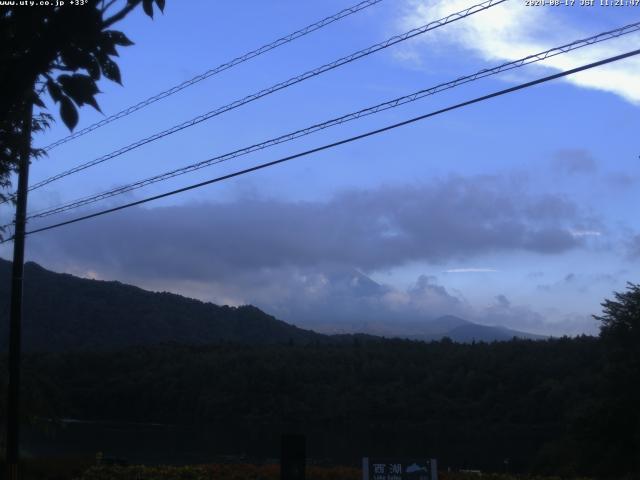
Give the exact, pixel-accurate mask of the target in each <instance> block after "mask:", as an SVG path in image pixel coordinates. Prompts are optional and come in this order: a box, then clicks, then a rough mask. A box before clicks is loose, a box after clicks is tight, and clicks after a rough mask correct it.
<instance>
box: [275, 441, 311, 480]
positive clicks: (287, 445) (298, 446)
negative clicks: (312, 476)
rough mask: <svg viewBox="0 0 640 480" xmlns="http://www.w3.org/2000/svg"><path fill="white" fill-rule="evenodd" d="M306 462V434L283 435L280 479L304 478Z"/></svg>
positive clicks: (299, 479)
mask: <svg viewBox="0 0 640 480" xmlns="http://www.w3.org/2000/svg"><path fill="white" fill-rule="evenodd" d="M306 464H307V455H306V445H305V437H304V435H291V434H289V435H282V450H281V453H280V480H304V477H305V467H306Z"/></svg>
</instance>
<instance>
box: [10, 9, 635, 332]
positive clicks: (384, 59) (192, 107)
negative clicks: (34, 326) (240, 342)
mask: <svg viewBox="0 0 640 480" xmlns="http://www.w3.org/2000/svg"><path fill="white" fill-rule="evenodd" d="M353 3H355V2H353ZM353 3H350V2H348V1H345V0H323V1H315V0H314V1H308V2H299V1H293V0H273V1H270V2H263V1H258V0H247V1H244V2H211V1H207V0H186V1H181V2H178V1H175V0H174V1H169V2H167V6H166V9H165V13H164V15H156V16H155V17H154V19H153V20H150V19H149V18H148V17H146V16H145V15H144V14H143V13H142V12H141V11H138V12H135V13H134V14H132V15H130V16H129V17H128V18H127V19H126V20H125V21H123V22H121V23H120V24H118V27H119V29H121V30H122V31H124V32H125V33H126V34H127V35H128V36H129V37H130V38H131V39H132V40H133V41H134V42H135V45H134V46H131V47H126V48H121V49H120V60H119V65H120V69H121V71H122V77H123V86H120V85H117V84H115V83H112V82H108V81H101V83H100V88H101V91H102V93H101V94H100V95H99V96H98V101H99V103H100V105H101V107H102V110H103V112H104V114H106V115H109V114H112V113H115V112H118V111H119V110H121V109H123V108H126V107H128V106H130V105H132V104H135V103H138V102H139V101H141V100H144V99H145V98H147V97H149V96H151V95H154V94H156V93H158V92H159V91H162V90H165V89H167V88H170V87H172V86H174V85H176V84H178V83H180V82H182V81H185V80H188V79H190V78H192V77H194V76H196V75H198V74H200V73H202V72H204V71H206V70H208V69H210V68H213V67H215V66H217V65H219V64H221V63H224V62H226V61H229V60H231V59H232V58H235V57H237V56H239V55H242V54H243V53H245V52H247V51H249V50H252V49H254V48H256V47H259V46H261V45H263V44H265V43H268V42H270V41H272V40H275V39H276V38H278V37H280V36H283V35H286V34H288V33H291V32H293V31H295V30H297V29H299V28H301V27H304V26H306V25H308V24H310V23H313V22H315V21H317V20H319V19H321V18H324V17H326V16H328V15H331V14H333V13H335V12H337V11H339V10H341V9H343V8H346V7H347V6H350V5H352V4H353ZM475 3H476V2H474V1H468V0H446V1H445V0H383V1H382V2H380V3H379V4H377V5H375V6H372V7H369V8H367V9H365V10H363V11H361V12H359V13H357V14H355V15H352V16H350V17H348V18H345V19H343V20H340V21H339V22H336V23H334V24H332V25H330V26H328V27H326V28H323V29H321V30H319V31H316V32H314V33H312V34H310V35H307V36H305V37H303V38H301V39H298V40H296V41H295V42H292V43H290V44H287V45H285V46H282V47H280V48H278V49H276V50H273V51H271V52H269V53H267V54H264V55H262V56H260V57H258V58H255V59H253V60H250V61H248V62H245V63H243V64H241V65H239V66H237V67H235V68H233V69H230V70H227V71H225V72H223V73H221V74H219V75H216V76H214V77H211V78H209V79H207V80H205V81H202V82H200V83H198V84H197V85H195V86H192V87H190V88H188V89H185V90H184V91H182V92H180V93H179V94H176V95H173V96H171V97H169V98H167V99H165V100H162V101H160V102H157V103H155V104H153V105H151V106H149V107H148V108H146V109H144V110H142V111H139V112H136V113H134V114H132V115H130V116H128V117H126V118H124V119H121V120H119V121H117V122H113V123H111V124H109V125H107V126H105V127H104V128H101V129H99V130H96V131H94V132H92V133H90V134H88V135H85V136H83V137H80V138H78V139H76V140H74V141H71V142H68V143H66V144H64V145H62V146H60V147H58V148H56V149H54V150H52V151H51V152H50V154H49V156H48V157H47V158H44V159H40V160H37V161H34V162H33V164H32V168H31V174H30V182H31V184H33V183H35V182H37V181H39V180H43V179H45V178H48V177H49V176H51V175H54V174H56V173H59V172H61V171H64V170H66V169H68V168H71V167H73V166H75V165H77V164H79V163H83V162H86V161H89V160H92V159H94V158H97V157H100V156H102V155H104V154H106V153H109V152H111V151H113V150H116V149H118V148H120V147H122V146H125V145H128V144H130V143H132V142H134V141H136V140H138V139H140V138H143V137H146V136H148V135H152V134H154V133H156V132H158V131H160V130H163V129H165V128H168V127H171V126H173V125H175V124H178V123H181V122H183V121H185V120H188V119H190V118H193V117H195V116H198V115H200V114H202V113H205V112H208V111H210V110H213V109H215V108H217V107H219V106H222V105H225V104H227V103H230V102H232V101H234V100H237V99H240V98H243V97H244V96H246V95H248V94H251V93H254V92H257V91H259V90H262V89H263V88H266V87H269V86H271V85H273V84H275V83H278V82H280V81H283V80H286V79H288V78H290V77H293V76H296V75H298V74H300V73H303V72H305V71H307V70H310V69H312V68H315V67H317V66H320V65H323V64H326V63H328V62H331V61H333V60H335V59H337V58H340V57H343V56H345V55H348V54H350V53H352V52H355V51H357V50H360V49H362V48H365V47H368V46H369V45H372V44H374V43H377V42H380V41H383V40H385V39H387V38H389V37H391V36H393V35H397V34H400V33H403V32H405V31H407V30H409V29H411V28H415V27H418V26H421V25H423V24H426V23H428V22H430V21H432V20H436V19H439V18H441V17H444V16H446V15H448V14H450V13H453V12H456V11H458V10H461V9H463V8H466V7H469V6H471V5H474V4H475ZM569 3H570V2H569ZM579 4H580V2H579V1H577V2H575V4H574V5H573V6H570V5H564V1H563V2H562V4H561V5H559V6H551V5H545V6H527V5H526V4H525V2H524V0H522V1H521V0H509V1H507V2H505V3H503V4H500V5H497V6H495V7H492V8H491V9H489V10H487V11H484V12H480V13H477V14H474V15H473V16H471V17H469V18H466V19H463V20H460V21H457V22H455V23H452V24H449V25H446V26H443V27H441V28H438V29H436V30H433V31H430V32H427V33H425V34H423V35H419V36H418V37H415V38H413V39H410V40H408V41H406V42H402V43H401V44H398V45H395V46H393V47H390V48H388V49H386V50H384V51H381V52H377V53H375V54H373V55H369V56H367V57H365V58H363V59H360V60H358V61H355V62H353V63H350V64H348V65H345V66H343V67H340V68H337V69H334V70H332V71H330V72H327V73H325V74H323V75H321V76H318V77H315V78H312V79H309V80H307V81H305V82H302V83H299V84H297V85H294V86H292V87H290V88H287V89H284V90H282V91H279V92H277V93H274V94H272V95H269V96H268V97H265V98H263V99H260V100H258V101H255V102H252V103H250V104H248V105H244V106H242V107H240V108H237V109H235V110H233V111H230V112H228V113H225V114H223V115H220V116H218V117H216V118H213V119H211V120H208V121H205V122H202V123H200V124H199V125H197V126H194V127H192V128H188V129H185V130H183V131H181V132H179V133H176V134H174V135H171V136H168V137H166V138H164V139H162V140H159V141H157V142H153V143H151V144H149V145H146V146H145V147H143V148H139V149H137V150H135V151H132V152H129V153H127V154H125V155H122V156H120V157H118V158H115V159H113V160H110V161H108V162H105V163H103V164H101V165H99V166H96V167H93V168H90V169H87V170H85V171H83V172H81V173H78V174H76V175H71V176H68V177H66V178H65V179H63V180H60V181H58V182H54V183H51V184H49V185H47V186H46V187H43V188H41V189H38V190H35V191H33V192H32V193H31V194H30V197H29V206H30V208H29V210H30V211H36V210H40V209H44V208H48V207H53V206H57V205H59V204H61V203H64V202H68V201H71V200H75V199H77V198H80V197H83V196H86V195H90V194H93V193H95V192H101V191H103V190H106V189H110V188H113V187H116V186H119V185H122V184H126V183H129V182H131V181H135V180H138V179H142V178H146V177H148V176H151V175H155V174H158V173H161V172H164V171H166V170H169V169H173V168H177V167H180V166H184V165H188V164H190V163H194V162H197V161H200V160H203V159H206V158H210V157H212V156H216V155H220V154H224V153H226V152H230V151H233V150H235V149H238V148H242V147H244V146H247V145H250V144H253V143H256V142H260V141H263V140H267V139H269V138H271V137H275V136H279V135H282V134H285V133H288V132H290V131H293V130H297V129H299V128H301V127H306V126H309V125H313V124H315V123H318V122H321V121H324V120H327V119H330V118H334V117H337V116H340V115H343V114H346V113H350V112H352V111H356V110H359V109H362V108H365V107H368V106H371V105H375V104H377V103H380V102H383V101H386V100H390V99H393V98H395V97H398V96H401V95H406V94H409V93H412V92H414V91H418V90H421V89H424V88H428V87H431V86H434V85H437V84H439V83H442V82H446V81H449V80H453V79H455V78H458V77H460V76H462V75H467V74H471V73H475V72H476V71H478V70H481V69H484V68H490V67H493V66H496V65H499V64H501V63H504V62H506V61H512V60H516V59H518V58H520V57H523V56H526V55H530V54H534V53H538V52H540V51H543V50H545V49H548V48H552V47H555V46H558V45H562V44H566V43H570V42H572V41H574V40H578V39H581V38H585V37H588V36H591V35H594V34H597V33H600V32H603V31H607V30H611V29H614V28H617V27H620V26H623V25H625V24H629V23H632V22H636V21H640V6H637V7H632V6H620V7H613V6H610V7H603V6H599V5H596V6H592V7H587V6H580V5H579ZM638 40H640V35H638V34H631V35H626V36H624V37H621V38H619V39H616V40H613V41H608V42H604V43H601V44H598V45H592V46H589V47H585V48H582V49H579V50H576V51H574V52H569V53H567V54H563V55H559V56H556V57H553V58H551V59H548V60H546V61H544V62H540V63H538V64H535V65H529V66H526V67H523V68H519V69H516V70H511V71H509V72H506V73H502V74H500V75H496V76H493V77H489V78H484V79H482V80H479V81H476V82H472V83H469V84H466V85H463V86H460V87H457V88H455V89H451V90H447V91H445V92H441V93H438V94H437V95H434V96H431V97H427V98H424V99H421V100H419V101H416V102H413V103H411V104H407V105H404V106H401V107H398V108H395V109H391V110H388V111H385V112H381V113H379V114H376V115H372V116H369V117H366V118H363V119H359V120H356V121H353V122H350V123H348V124H344V125H341V126H337V127H333V128H330V129H326V130H323V131H322V132H319V133H315V134H313V135H310V136H308V137H305V138H302V139H298V140H296V141H293V142H289V143H286V144H282V145H279V146H276V147H273V148H269V149H266V150H263V151H261V152H257V153H253V154H251V155H248V156H245V157H242V158H237V159H234V160H232V161H228V162H225V163H223V164H220V165H216V166H213V167H209V168H205V169H202V170H199V171H197V172H193V173H190V174H187V175H184V176H180V177H177V178H174V179H171V180H170V181H166V182H161V183H158V184H155V185H153V186H150V187H146V188H144V189H140V190H136V191H135V192H130V193H128V194H125V195H123V196H119V197H114V198H112V199H109V200H107V201H103V202H101V203H98V204H95V205H93V206H90V207H85V208H84V209H79V210H76V211H73V212H69V213H66V214H61V215H58V216H55V217H53V216H52V217H49V218H46V219H40V220H34V221H32V222H31V223H30V225H29V226H30V228H36V227H39V226H46V225H48V224H50V223H55V222H58V221H62V220H67V219H72V218H75V217H76V216H78V215H80V214H84V213H90V212H93V211H97V210H100V209H103V208H107V207H112V206H117V205H120V204H122V203H125V202H129V201H132V200H136V199H141V198H144V197H146V196H149V195H153V194H158V193H162V192H165V191H168V190H172V189H175V188H179V187H183V186H186V185H189V184H192V183H196V182H200V181H203V180H207V179H209V178H213V177H215V176H219V175H222V174H225V173H230V172H233V171H236V170H239V169H242V168H246V167H249V166H252V165H256V164H258V163H262V162H266V161H271V160H275V159H278V158H280V157H283V156H286V155H291V154H293V153H296V152H300V151H303V150H306V149H310V148H314V147H317V146H320V145H324V144H327V143H331V142H335V141H338V140H340V139H343V138H346V137H349V136H352V135H357V134H360V133H364V132H366V131H368V130H372V129H376V128H380V127H383V126H386V125H389V124H392V123H396V122H400V121H402V120H404V119H408V118H411V117H414V116H417V115H422V114H425V113H428V112H431V111H434V110H437V109H440V108H444V107H446V106H449V105H453V104H456V103H459V102H463V101H466V100H469V99H472V98H474V97H478V96H481V95H486V94H488V93H491V92H493V91H496V90H500V89H504V88H507V87H510V86H513V85H516V84H518V83H522V82H525V81H529V80H532V79H535V78H538V77H542V76H545V75H550V74H552V73H557V72H559V71H563V70H567V69H570V68H574V67H577V66H580V65H582V64H585V63H589V62H593V61H596V60H600V59H603V58H606V57H609V56H612V55H616V54H619V53H624V52H627V51H629V50H633V49H635V48H637V46H638ZM639 69H640V57H632V58H630V59H626V60H622V61H620V62H617V63H614V64H611V65H608V66H604V67H599V68H597V69H594V70H590V71H587V72H583V73H579V74H576V75H575V76H570V77H567V78H566V79H561V80H555V81H553V82H549V83H546V84H543V85H539V86H536V87H533V88H529V89H526V90H523V91H519V92H515V93H512V94H509V95H506V96H502V97H499V98H496V99H492V100H488V101H485V102H481V103H478V104H475V105H471V106H469V107H465V108H462V109H458V110H455V111H452V112H448V113H445V114H443V115H438V116H436V117H432V118H429V119H426V120H424V121H421V122H417V123H414V124H412V125H408V126H405V127H402V128H398V129H395V130H393V131H389V132H386V133H383V134H380V135H376V136H372V137H369V138H366V139H363V140H360V141H357V142H353V143H350V144H347V145H343V146H339V147H337V148H333V149H330V150H326V151H323V152H320V153H317V154H313V155H310V156H306V157H303V158H299V159H296V160H294V161H291V162H287V163H285V164H281V165H278V166H275V167H272V168H269V169H265V170H261V171H258V172H254V173H251V174H248V175H245V176H241V177H236V178H233V179H230V180H228V181H225V182H222V183H218V184H213V185H209V186H207V187H203V188H200V189H196V190H192V191H190V192H186V193H184V194H181V195H176V196H172V197H169V198H165V199H163V200H160V201H157V202H152V203H148V204H145V205H144V206H140V207H135V208H131V209H127V210H123V211H120V212H116V213H113V214H109V215H105V216H102V217H99V218H95V219H91V220H87V221H83V222H79V223H76V224H73V225H68V226H65V227H61V228H57V229H53V230H50V231H47V232H42V233H38V234H34V235H31V236H29V237H28V238H27V246H26V252H27V258H28V259H29V260H32V261H36V262H38V263H40V264H41V265H43V266H44V267H46V268H49V269H51V270H54V271H59V272H67V273H71V274H74V275H79V276H83V277H87V278H94V279H101V280H118V281H121V282H126V283H132V284H135V285H138V286H140V287H142V288H146V289H151V290H156V291H171V292H176V293H180V294H183V295H186V296H190V297H194V298H198V299H201V300H204V301H211V302H214V303H217V304H230V305H241V304H254V305H257V306H258V307H260V308H262V309H263V310H265V311H266V312H268V313H270V314H272V315H274V316H276V317H278V318H280V319H282V320H285V321H287V322H290V323H294V324H296V325H299V326H302V327H307V328H313V329H316V330H319V331H323V332H338V331H340V332H348V331H362V330H365V331H371V332H374V333H380V332H384V333H386V334H393V333H394V332H400V331H401V330H403V329H404V328H406V326H407V325H412V326H413V327H415V328H420V325H424V324H427V323H428V322H429V321H430V320H432V319H434V318H437V317H439V316H441V315H457V316H460V317H462V318H465V319H467V320H469V321H474V322H477V323H481V324H486V325H502V326H506V327H509V328H513V329H517V330H523V331H527V332H532V333H538V334H545V335H554V336H559V335H577V334H582V333H587V334H596V333H597V331H598V323H597V321H596V320H594V319H593V318H592V315H593V314H598V313H600V312H601V307H600V303H601V302H603V301H604V299H605V298H611V297H612V295H613V292H616V291H623V290H624V289H625V286H626V283H627V282H634V283H637V282H638V274H637V271H638V267H639V266H640V219H638V216H637V214H635V212H636V211H637V207H635V205H637V203H638V199H639V196H638V188H639V187H640V145H639V144H638V138H639V137H638V128H639V127H640V121H639V114H640V110H639V107H640V82H638V80H637V72H638V71H639ZM49 106H50V108H51V110H52V111H53V112H54V113H56V116H57V112H56V107H55V106H53V105H51V104H49ZM102 118H104V117H103V116H102V114H100V113H99V112H95V111H93V110H91V109H90V108H84V109H82V110H81V112H80V123H79V125H78V127H77V128H78V129H79V128H83V127H85V126H88V125H90V124H92V123H94V122H96V121H99V120H100V119H102ZM67 134H68V131H67V130H66V129H65V127H64V125H63V124H62V122H61V121H58V122H57V124H56V125H54V126H53V127H52V128H51V129H50V130H49V131H47V132H45V133H44V134H41V135H40V136H38V137H36V138H35V139H34V143H35V145H37V146H43V145H47V144H48V143H51V142H53V141H55V140H57V139H59V138H61V137H63V136H66V135H67ZM0 219H1V220H2V221H3V223H6V222H7V221H10V220H11V212H10V210H9V209H7V208H6V207H4V209H1V210H0ZM0 256H1V257H3V258H10V257H11V246H10V245H8V244H4V245H2V246H0Z"/></svg>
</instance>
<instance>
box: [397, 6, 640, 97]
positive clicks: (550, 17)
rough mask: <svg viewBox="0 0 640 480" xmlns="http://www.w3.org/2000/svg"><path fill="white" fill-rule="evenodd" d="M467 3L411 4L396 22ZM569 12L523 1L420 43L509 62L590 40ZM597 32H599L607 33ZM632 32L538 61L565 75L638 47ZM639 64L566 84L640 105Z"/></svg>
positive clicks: (423, 18)
mask: <svg viewBox="0 0 640 480" xmlns="http://www.w3.org/2000/svg"><path fill="white" fill-rule="evenodd" d="M471 4H472V2H469V1H468V0H449V1H447V2H440V1H436V0H409V1H407V3H406V8H405V12H404V15H403V16H402V18H401V19H400V24H401V28H403V29H406V28H412V27H416V26H418V25H422V24H425V23H427V22H428V21H430V20H433V19H435V18H440V17H443V16H445V15H448V14H450V13H452V12H455V11H458V10H461V9H463V8H467V7H469V6H470V5H471ZM569 13H570V12H565V15H561V14H559V13H558V11H557V9H553V8H531V7H527V6H525V3H524V2H505V3H503V4H500V5H498V6H496V7H493V8H491V9H489V10H487V11H484V12H481V13H478V14H476V15H472V16H471V17H469V18H467V19H465V20H464V21H461V22H455V23H453V24H451V25H448V26H447V28H445V29H440V30H438V31H435V32H431V34H429V35H425V36H423V37H422V38H421V39H420V40H419V41H420V42H422V44H428V45H429V46H439V45H443V44H444V45H455V46H458V47H462V48H464V49H466V50H470V51H472V52H473V53H475V54H476V55H477V56H478V57H480V58H481V59H483V60H486V61H491V62H503V61H513V60H517V59H519V58H522V57H525V56H527V55H531V54H534V53H538V52H541V51H544V50H547V49H549V48H553V47H556V46H559V45H563V44H566V43H570V42H572V41H574V40H576V39H580V38H585V37H588V36H591V35H593V34H595V33H598V31H593V32H585V31H582V30H580V29H578V28H576V27H575V26H573V25H572V24H571V20H570V19H571V18H572V17H571V15H570V14H569ZM608 29H610V27H609V28H601V29H600V30H608ZM637 39H638V34H637V33H634V34H631V35H628V36H625V37H622V38H620V39H617V40H611V41H608V42H603V43H600V44H597V45H591V46H589V47H585V48H582V49H578V50H575V51H573V52H571V53H569V54H563V55H558V56H555V57H552V58H548V59H547V60H545V61H543V62H540V64H539V65H544V66H545V67H547V68H551V69H553V70H562V71H564V70H569V69H572V68H575V67H578V66H580V65H583V64H587V63H591V62H594V61H596V60H601V59H603V58H606V57H610V56H613V55H616V54H619V53H622V52H625V51H627V50H628V45H630V44H633V42H634V41H635V42H637ZM639 69H640V59H638V58H636V57H633V58H630V59H626V60H624V61H620V62H615V63H613V64H609V65H606V66H602V67H599V68H596V69H592V70H588V71H585V72H581V73H578V74H574V75H571V76H569V77H567V78H566V80H565V81H567V82H570V83H572V84H573V85H576V86H579V87H583V88H590V89H596V90H601V91H606V92H610V93H614V94H616V95H618V96H620V97H622V98H623V99H625V100H627V101H629V102H631V103H633V104H638V103H640V84H638V81H637V72H638V70H639Z"/></svg>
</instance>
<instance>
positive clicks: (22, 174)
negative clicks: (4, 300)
mask: <svg viewBox="0 0 640 480" xmlns="http://www.w3.org/2000/svg"><path fill="white" fill-rule="evenodd" d="M30 93H31V92H29V95H27V96H26V98H28V99H29V100H27V103H26V105H25V107H24V116H23V119H22V142H21V143H22V146H21V149H20V158H19V164H18V192H17V196H16V220H15V231H14V233H13V269H12V273H11V313H10V315H11V316H10V320H9V395H8V397H9V398H8V401H7V467H8V479H9V480H18V478H19V472H18V466H19V461H20V346H21V345H20V344H21V331H20V328H21V326H22V325H21V324H22V283H23V282H22V280H23V275H24V237H25V227H26V215H27V192H28V189H29V157H30V155H31V121H32V120H31V117H32V115H33V101H32V100H31V95H30Z"/></svg>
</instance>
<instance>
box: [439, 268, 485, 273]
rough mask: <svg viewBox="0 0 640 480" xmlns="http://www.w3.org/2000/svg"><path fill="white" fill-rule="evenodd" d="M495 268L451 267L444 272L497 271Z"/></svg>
mask: <svg viewBox="0 0 640 480" xmlns="http://www.w3.org/2000/svg"><path fill="white" fill-rule="evenodd" d="M497 271H498V270H495V269H493V268H450V269H449V270H445V271H444V272H443V273H487V272H497Z"/></svg>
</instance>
